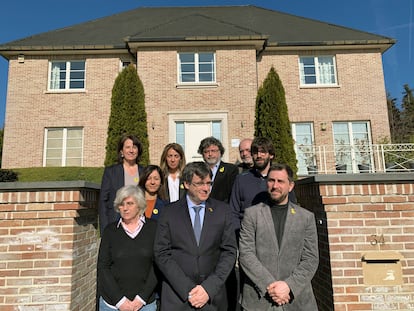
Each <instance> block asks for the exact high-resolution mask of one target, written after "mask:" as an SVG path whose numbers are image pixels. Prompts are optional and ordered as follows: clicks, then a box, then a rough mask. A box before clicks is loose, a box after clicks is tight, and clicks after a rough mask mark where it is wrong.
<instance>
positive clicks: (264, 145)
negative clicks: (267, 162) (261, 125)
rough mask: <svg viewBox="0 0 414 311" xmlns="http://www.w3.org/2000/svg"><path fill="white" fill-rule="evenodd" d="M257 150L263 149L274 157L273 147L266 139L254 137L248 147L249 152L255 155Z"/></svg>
mask: <svg viewBox="0 0 414 311" xmlns="http://www.w3.org/2000/svg"><path fill="white" fill-rule="evenodd" d="M259 149H263V150H264V151H266V152H269V154H270V155H272V156H275V148H274V147H273V143H272V141H271V140H270V139H269V138H267V137H255V138H254V139H253V141H252V146H251V147H250V152H251V153H252V154H253V153H257V152H258V151H259Z"/></svg>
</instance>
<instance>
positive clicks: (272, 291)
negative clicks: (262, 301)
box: [267, 281, 290, 305]
mask: <svg viewBox="0 0 414 311" xmlns="http://www.w3.org/2000/svg"><path fill="white" fill-rule="evenodd" d="M267 292H268V294H269V296H270V297H271V298H272V300H273V301H274V302H276V303H277V304H278V305H284V304H286V303H288V302H289V300H290V295H289V293H290V288H289V285H287V283H286V282H284V281H276V282H273V283H271V284H269V286H267Z"/></svg>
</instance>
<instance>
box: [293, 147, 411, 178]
mask: <svg viewBox="0 0 414 311" xmlns="http://www.w3.org/2000/svg"><path fill="white" fill-rule="evenodd" d="M296 154H297V160H298V175H299V176H304V175H313V174H356V173H384V172H402V173H403V172H414V144H377V145H376V144H371V145H369V144H359V145H358V144H339V145H322V146H315V145H307V146H304V145H301V146H300V147H299V148H297V149H296Z"/></svg>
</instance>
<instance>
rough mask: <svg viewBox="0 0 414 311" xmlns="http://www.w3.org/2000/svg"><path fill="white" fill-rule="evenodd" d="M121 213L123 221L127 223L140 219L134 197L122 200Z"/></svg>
mask: <svg viewBox="0 0 414 311" xmlns="http://www.w3.org/2000/svg"><path fill="white" fill-rule="evenodd" d="M119 213H120V214H121V218H122V221H123V222H125V223H129V222H132V221H134V220H136V219H138V217H139V209H138V204H137V202H136V201H135V200H134V198H133V197H126V198H125V199H123V200H122V203H121V205H120V206H119Z"/></svg>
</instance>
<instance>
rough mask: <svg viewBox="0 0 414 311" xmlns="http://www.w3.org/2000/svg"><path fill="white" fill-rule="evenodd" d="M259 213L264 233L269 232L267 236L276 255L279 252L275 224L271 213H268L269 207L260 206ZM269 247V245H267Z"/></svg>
mask: <svg viewBox="0 0 414 311" xmlns="http://www.w3.org/2000/svg"><path fill="white" fill-rule="evenodd" d="M261 206H262V208H261V211H260V212H261V213H262V215H261V216H262V219H263V221H264V226H265V232H269V236H270V238H271V240H272V243H273V246H274V248H275V250H276V253H278V252H279V245H278V243H277V237H276V232H275V224H274V223H273V217H272V213H271V211H270V207H269V206H268V205H266V204H261ZM269 247H271V245H269Z"/></svg>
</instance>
